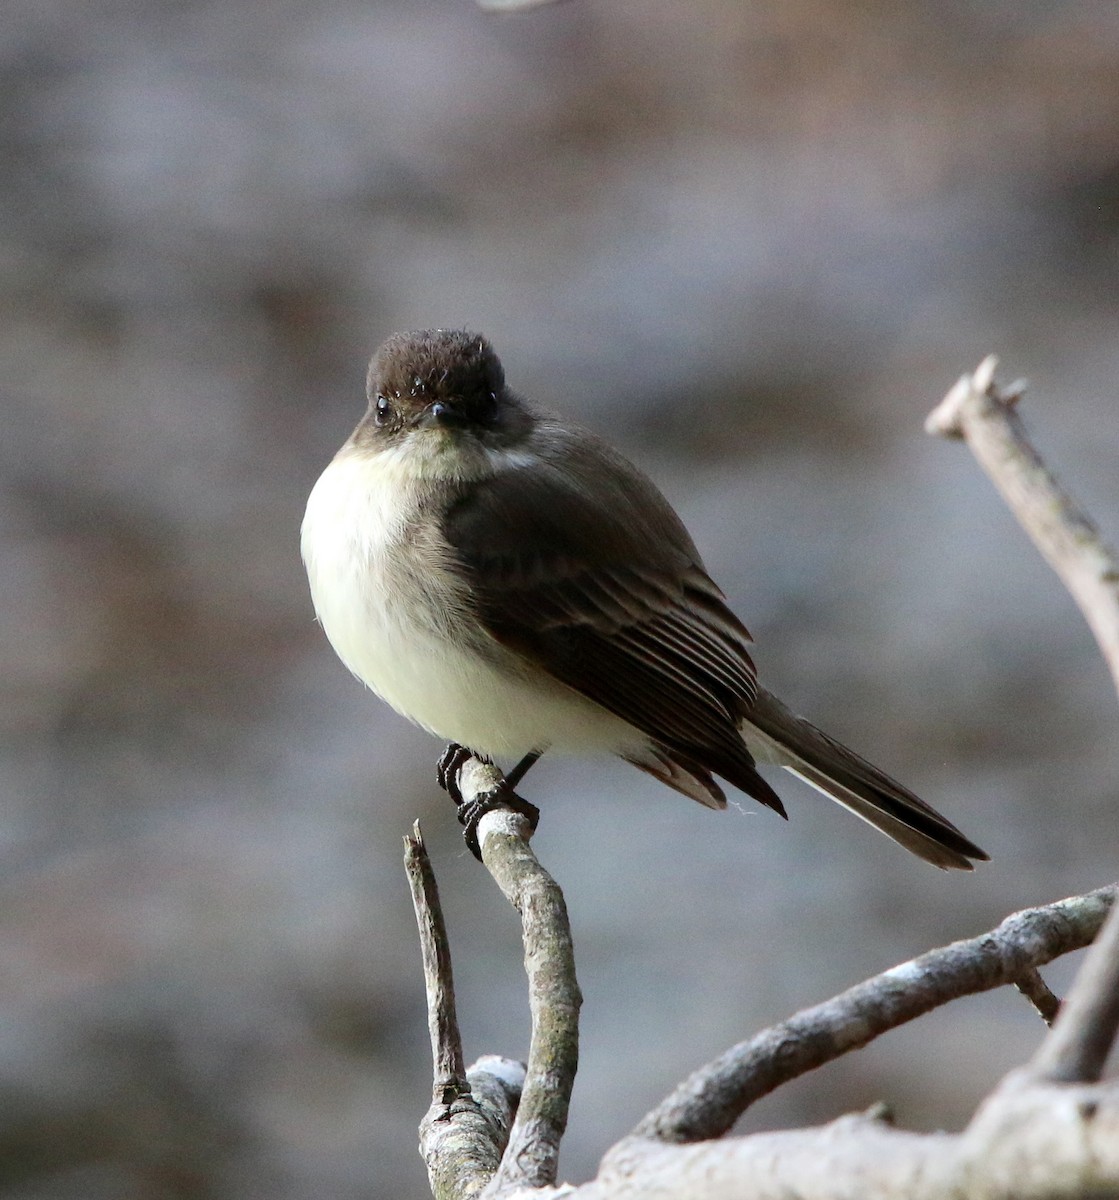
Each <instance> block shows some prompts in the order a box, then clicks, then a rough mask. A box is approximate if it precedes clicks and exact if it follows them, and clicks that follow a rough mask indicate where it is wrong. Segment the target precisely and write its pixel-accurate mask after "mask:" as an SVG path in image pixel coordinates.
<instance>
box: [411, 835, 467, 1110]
mask: <svg viewBox="0 0 1119 1200" xmlns="http://www.w3.org/2000/svg"><path fill="white" fill-rule="evenodd" d="M404 869H405V871H406V872H407V875H408V884H409V886H410V887H411V889H412V907H413V908H414V909H415V910H416V924H417V926H418V927H419V931H420V953H421V955H422V956H423V968H424V987H425V989H426V991H427V1028H428V1033H429V1034H430V1036H431V1061H432V1068H433V1075H434V1078H433V1081H432V1096H433V1101H434V1103H436V1104H451V1103H453V1102H454V1101H455V1100H457V1099H458V1098H459V1097H460V1096H465V1095H469V1094H470V1087H469V1085H468V1084H467V1082H466V1068H465V1065H464V1063H463V1058H462V1035H461V1034H460V1033H459V1027H458V1018H457V1017H456V1015H455V982H454V977H453V975H452V973H451V947H450V943H449V942H448V941H447V926H446V924H445V922H444V920H443V908H442V905H441V904H440V903H439V888H438V887H437V886H436V883H435V873H434V871H433V870H432V869H431V859H430V858H429V857H428V853H427V847H426V846H425V845H424V839H423V833H422V832H421V831H420V823H419V821H417V822H416V823H415V824H414V825H413V826H412V833H411V835H410V836H409V837H406V838H405V839H404Z"/></svg>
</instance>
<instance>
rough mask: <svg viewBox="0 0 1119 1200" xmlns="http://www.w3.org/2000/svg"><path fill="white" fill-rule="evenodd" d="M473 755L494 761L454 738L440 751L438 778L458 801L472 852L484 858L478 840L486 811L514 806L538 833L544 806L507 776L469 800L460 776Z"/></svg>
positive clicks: (483, 759)
mask: <svg viewBox="0 0 1119 1200" xmlns="http://www.w3.org/2000/svg"><path fill="white" fill-rule="evenodd" d="M472 758H477V759H480V760H481V761H482V762H485V763H488V762H489V761H490V760H489V759H488V758H485V757H484V756H483V755H481V754H475V753H474V752H473V751H472V750H469V749H467V748H466V747H465V746H460V745H459V744H458V743H457V742H451V744H450V745H449V746H448V747H447V748H446V750H444V751H443V753H442V755H440V758H439V765H438V766H437V767H436V778H437V779H438V780H439V786H440V787H441V788H442V789H443V790H444V791H445V792H446V793H447V795H448V796H450V798H451V799H452V800H453V801H454V802H455V807H456V808H457V809H458V819H459V824H460V825H462V826H463V834H462V836H463V840H464V841H465V842H466V845H467V847H468V848H469V850H470V853H471V854H473V855H474V857H475V858H476V859H477V860H478V861H479V862H481V861H482V847H481V844H480V843H479V841H478V822H479V821H480V820H481V819H482V818H483V817H484V816H485V815H486V813H488V812H493V811H494V810H495V809H498V808H508V809H512V811H513V812H516V813H520V814H521V816H522V817H524V818H525V819H526V820H527V821H528V823H529V824H530V825H531V826H532V830H533V832H534V833H535V832H536V826H537V825H538V824H539V822H540V809H538V808H537V807H536V805H535V804H530V803H529V802H528V801H527V800H525V799H523V798H522V797H521V796H518V795H517V793H516V792H515V791H513V789H512V787H510V785H509V784H508V783H507V782H506V780H504V779H502V780H501V782H500V783H499V784H498V785H497V787H495V788H492V789H491V790H490V791H488V792H481V793H479V794H478V795H477V796H475V797H474V799H473V800H470V801H467V800H466V798H465V797H464V796H463V794H462V789H461V788H460V787H459V782H458V777H459V772H460V771H461V770H462V768H463V767H465V766H466V764H467V762H468V761H469V760H470V759H472ZM522 773H523V772H522Z"/></svg>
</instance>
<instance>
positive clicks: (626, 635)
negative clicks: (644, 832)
mask: <svg viewBox="0 0 1119 1200" xmlns="http://www.w3.org/2000/svg"><path fill="white" fill-rule="evenodd" d="M604 459H606V461H603V460H604ZM588 484H592V485H593V487H594V495H595V500H594V501H593V502H592V501H590V500H588V498H587V496H588V491H587V485H588ZM443 531H444V536H445V537H446V540H447V542H448V544H449V546H450V548H451V551H452V553H453V555H454V558H455V561H456V565H457V567H458V569H460V570H462V571H463V572H464V573H466V574H467V576H468V578H469V581H470V584H471V592H472V594H473V595H474V597H475V598H476V603H477V615H478V617H479V619H480V620H481V622H482V623H483V625H484V626H485V628H486V629H487V630H488V631H489V633H490V634H491V635H492V636H493V637H494V638H495V639H496V640H497V641H499V642H501V643H502V644H503V645H505V646H507V647H509V648H511V649H514V650H516V651H517V652H518V653H520V654H522V655H524V656H525V657H527V658H528V659H530V660H531V661H532V662H534V663H536V664H537V665H538V666H540V667H541V668H543V670H545V671H546V672H547V673H548V674H550V675H551V676H553V677H554V678H556V679H558V680H560V681H561V682H563V683H565V684H567V686H569V687H571V688H573V689H574V690H575V691H577V692H580V693H582V694H583V695H584V696H587V697H588V698H589V699H591V700H593V701H595V702H596V703H597V704H600V705H601V706H602V707H603V708H605V709H607V710H609V711H610V712H612V713H614V714H615V715H616V716H619V717H621V718H622V719H623V720H624V721H627V722H628V723H629V724H630V725H633V726H634V727H636V728H637V729H638V730H640V731H642V732H643V733H644V734H646V735H647V737H648V738H649V739H650V743H651V745H652V748H653V755H654V757H655V759H656V761H655V762H651V761H637V760H636V759H635V760H634V761H635V762H637V765H639V766H642V767H643V768H644V769H646V770H650V771H651V772H652V773H653V774H656V775H658V777H660V778H662V779H664V781H665V782H667V783H670V784H671V785H672V786H676V787H680V790H683V791H685V792H686V793H687V794H688V795H693V796H695V798H697V799H702V800H703V801H704V802H705V803H713V804H717V805H721V804H722V803H723V802H724V800H723V796H722V793H721V791H720V790H719V788H718V785H716V784H714V783H713V781H711V779H710V773H711V772H714V773H715V774H718V775H721V776H722V777H723V778H725V779H727V780H729V781H730V782H731V783H733V784H734V785H735V786H736V787H739V788H741V789H742V790H743V791H745V792H747V793H749V794H750V795H753V796H755V797H757V798H758V799H759V800H761V801H762V802H763V803H766V804H768V805H770V806H771V807H773V808H776V809H777V810H778V811H779V812H783V809H782V808H781V802H780V800H778V798H777V796H776V794H775V793H774V792H773V790H772V788H770V787H769V785H768V784H767V783H765V781H764V780H762V778H761V777H760V776H759V775H758V774H757V772H756V771H755V768H754V760H753V758H752V757H751V756H750V753H749V751H748V750H747V749H746V746H745V744H744V743H743V740H742V737H741V735H740V733H739V725H740V724H741V721H742V718H743V716H744V715H745V713H746V712H747V711H748V710H749V708H750V706H751V705H752V703H753V702H754V699H755V697H756V695H757V683H756V680H755V673H754V665H753V663H752V662H751V660H750V655H749V652H748V650H747V645H748V643H749V641H750V635H749V633H748V632H747V631H746V628H745V627H744V626H743V625H742V623H741V622H740V621H739V620H738V619H737V618H736V617H735V616H734V614H733V613H732V612H731V611H730V610H729V608H727V606H726V603H725V602H724V599H723V595H722V593H721V592H720V591H719V589H718V588H717V587H716V586H715V584H714V583H713V582H712V581H711V579H710V578H709V577H708V575H707V573H706V571H705V570H704V569H703V565H702V562H701V561H700V558H699V555H698V553H697V551H696V549H695V546H694V545H693V543H692V541H691V539H690V537H689V536H688V534H687V532H686V531H685V530H684V527H683V525H682V524H681V523H680V521H679V518H678V517H677V516H676V514H675V513H674V512H673V511H672V509H671V508H670V506H669V505H668V502H667V501H666V500H665V499H664V498H663V497H662V496H661V495H660V493H659V492H658V491H657V490H656V488H655V487H654V486H653V485H652V484H651V483H650V482H649V481H648V480H647V479H645V478H644V476H642V475H640V474H639V473H638V472H637V471H636V470H635V469H634V468H633V467H631V466H630V465H629V464H628V463H626V462H625V460H623V459H621V458H620V457H619V456H616V455H614V454H613V452H612V451H609V450H608V448H606V447H605V446H604V445H603V444H602V443H598V442H597V441H594V440H593V439H590V437H589V435H583V436H582V439H580V440H579V441H578V442H577V443H576V444H575V445H574V446H569V447H568V448H567V453H565V454H564V455H562V456H556V457H548V456H545V457H543V458H542V459H541V460H539V461H536V462H535V463H534V464H533V465H532V466H531V467H520V468H516V469H513V470H507V471H504V472H502V473H500V474H498V475H497V476H495V477H494V478H492V479H489V480H486V481H483V482H481V483H478V484H474V485H472V486H471V487H470V488H469V489H467V490H466V491H465V492H464V494H463V495H461V496H460V498H459V499H458V500H457V501H456V502H455V503H454V504H452V505H451V506H450V507H449V509H448V511H447V513H446V515H445V518H444V523H443ZM678 770H682V771H683V772H684V773H685V774H686V775H688V776H689V777H690V778H689V779H688V780H685V783H687V784H688V786H683V787H681V785H680V780H679V779H678V778H674V776H675V775H677V774H678ZM693 781H698V782H699V783H700V784H701V787H702V791H701V792H699V791H697V790H696V789H695V787H694V786H692V783H693Z"/></svg>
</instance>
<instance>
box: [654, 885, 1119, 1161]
mask: <svg viewBox="0 0 1119 1200" xmlns="http://www.w3.org/2000/svg"><path fill="white" fill-rule="evenodd" d="M1117 890H1119V888H1117V887H1116V886H1112V887H1107V888H1100V889H1098V890H1097V891H1094V892H1089V893H1088V894H1087V895H1085V896H1074V897H1070V898H1069V899H1067V900H1060V901H1057V902H1056V903H1055V904H1049V905H1045V906H1044V907H1041V908H1028V909H1024V910H1023V911H1022V912H1018V913H1015V914H1014V915H1013V916H1010V917H1007V919H1006V920H1005V921H1003V922H1002V924H1001V925H999V926H998V927H997V928H996V929H994V930H992V931H991V932H990V933H985V934H983V935H981V936H980V937H977V938H971V939H969V940H967V941H960V942H954V943H953V944H952V945H950V946H944V947H942V948H941V949H939V950H932V951H930V952H929V953H928V954H923V955H922V956H921V957H920V958H915V959H913V960H911V961H910V962H907V963H902V964H901V965H900V966H897V967H893V968H892V969H891V970H889V971H886V972H884V973H883V974H881V975H877V976H875V977H874V978H873V979H868V980H866V981H865V982H863V983H860V984H857V985H856V986H855V987H853V988H849V989H848V990H847V991H846V992H842V993H841V994H840V995H838V996H836V997H834V998H833V999H831V1000H827V1001H825V1002H824V1003H823V1004H818V1005H816V1006H815V1007H813V1008H808V1009H805V1010H804V1011H803V1012H800V1013H797V1014H796V1016H794V1017H791V1018H790V1019H789V1020H788V1021H783V1022H782V1023H781V1024H779V1025H774V1026H773V1027H772V1028H770V1029H767V1030H765V1031H764V1032H762V1033H760V1034H758V1035H757V1036H755V1037H753V1038H751V1039H749V1040H748V1041H745V1042H740V1043H739V1044H738V1045H737V1046H733V1047H731V1049H730V1050H728V1051H726V1052H725V1053H724V1054H722V1055H720V1057H719V1058H717V1059H715V1060H714V1061H713V1062H711V1063H709V1064H707V1065H706V1066H704V1067H701V1068H700V1069H699V1070H698V1071H696V1072H695V1073H694V1074H693V1075H691V1076H690V1077H689V1078H688V1079H686V1080H685V1081H684V1082H683V1083H682V1084H681V1085H680V1086H679V1087H678V1088H677V1089H676V1091H674V1092H673V1093H672V1094H671V1095H670V1096H668V1097H667V1098H666V1099H665V1100H664V1101H662V1102H661V1103H660V1104H659V1105H658V1106H657V1107H656V1108H655V1109H653V1111H652V1112H650V1113H649V1114H648V1115H647V1116H645V1117H644V1118H643V1119H642V1121H641V1122H640V1124H639V1125H638V1126H637V1128H636V1129H635V1130H634V1134H635V1135H636V1136H639V1137H645V1138H655V1139H658V1140H660V1141H668V1142H694V1141H700V1140H702V1139H706V1138H713V1137H718V1136H719V1135H721V1134H723V1133H725V1132H726V1131H727V1130H728V1129H730V1127H731V1126H732V1125H733V1124H734V1122H735V1121H736V1120H737V1119H738V1117H739V1116H741V1114H742V1113H743V1112H745V1110H746V1109H747V1108H748V1107H749V1106H750V1105H751V1104H753V1103H754V1102H755V1101H756V1100H759V1099H761V1097H762V1096H765V1095H768V1094H769V1093H770V1092H772V1091H773V1090H774V1089H775V1088H777V1087H779V1086H780V1085H781V1084H782V1083H787V1082H788V1081H789V1080H790V1079H795V1078H797V1077H798V1076H799V1075H803V1074H804V1073H805V1072H807V1071H810V1070H813V1069H814V1068H815V1067H818V1066H822V1065H823V1064H824V1063H826V1062H830V1061H831V1060H832V1059H835V1058H839V1057H840V1056H841V1055H843V1054H846V1053H847V1052H848V1051H850V1050H857V1049H859V1048H860V1047H862V1046H865V1045H866V1044H867V1043H868V1042H870V1041H872V1040H873V1039H874V1038H876V1037H878V1036H879V1035H880V1034H883V1033H885V1032H886V1031H887V1030H890V1029H895V1028H896V1027H897V1026H899V1025H903V1024H905V1023H906V1022H907V1021H912V1020H913V1019H914V1018H915V1017H919V1016H921V1015H922V1014H923V1013H926V1012H930V1011H931V1010H932V1009H934V1008H937V1007H939V1006H940V1005H942V1004H946V1003H947V1002H948V1001H949V1000H954V999H956V998H958V997H960V996H967V995H971V994H972V993H975V992H983V991H988V990H990V989H991V988H996V987H1002V986H1004V985H1006V984H1009V983H1014V982H1015V981H1016V980H1018V979H1020V978H1021V977H1022V975H1023V973H1024V972H1025V971H1026V970H1028V969H1029V968H1031V967H1036V966H1039V965H1041V964H1044V963H1047V962H1049V961H1051V960H1052V959H1054V958H1056V957H1058V956H1059V955H1061V954H1067V953H1068V952H1069V951H1070V950H1078V949H1081V948H1082V947H1084V946H1086V945H1088V943H1089V942H1091V940H1092V939H1093V938H1094V937H1095V936H1096V933H1097V932H1098V931H1099V928H1100V926H1101V925H1102V924H1103V920H1104V917H1105V916H1106V914H1107V911H1108V909H1109V908H1110V907H1111V905H1112V904H1113V903H1114V901H1115V896H1116V892H1117Z"/></svg>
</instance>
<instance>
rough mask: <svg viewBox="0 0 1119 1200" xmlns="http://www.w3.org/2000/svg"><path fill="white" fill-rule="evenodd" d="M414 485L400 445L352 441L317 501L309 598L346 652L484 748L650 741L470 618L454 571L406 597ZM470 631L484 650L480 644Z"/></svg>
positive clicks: (415, 707)
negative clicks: (403, 468)
mask: <svg viewBox="0 0 1119 1200" xmlns="http://www.w3.org/2000/svg"><path fill="white" fill-rule="evenodd" d="M411 486H412V485H411V482H410V481H407V480H405V479H403V478H402V477H401V474H400V467H399V464H397V463H396V462H394V460H393V459H392V457H391V456H389V455H383V456H377V457H369V456H365V455H359V454H357V453H355V452H353V451H349V450H346V449H344V450H343V451H342V452H341V453H340V454H339V456H338V457H337V458H336V459H335V460H334V462H332V463H331V465H330V466H329V467H327V469H326V470H325V471H324V472H323V474H322V476H321V477H320V479H319V481H318V483H316V484H315V487H314V489H313V490H312V492H311V496H310V499H309V500H308V502H307V513H306V516H305V517H304V520H303V531H302V549H303V561H304V563H305V564H306V566H307V577H308V580H309V582H310V585H311V598H312V600H313V602H314V605H315V612H316V613H317V615H318V618H319V621H320V622H321V624H322V627H323V629H324V631H325V632H326V635H327V637H328V638H329V639H330V643H331V645H332V646H333V647H334V649H335V652H336V653H337V654H338V657H339V658H340V659H341V660H342V662H343V663H344V664H345V665H346V666H347V667H348V668H349V669H350V671H352V672H353V674H354V675H356V676H357V678H358V679H360V680H361V681H362V682H363V683H364V684H366V685H367V686H368V687H370V688H372V689H373V691H375V692H376V693H377V694H378V695H379V696H380V697H381V698H382V699H384V700H385V701H387V702H388V703H389V704H391V705H392V707H393V708H395V709H396V710H397V712H399V713H403V715H404V716H406V717H408V718H410V719H411V720H413V721H415V722H416V723H417V724H419V725H422V726H423V727H424V728H425V729H428V730H430V731H431V732H432V733H435V734H438V735H439V736H440V737H442V738H446V739H447V740H449V741H454V742H458V743H460V744H461V745H463V746H468V747H469V748H470V749H472V750H476V751H479V752H480V753H483V754H489V755H492V756H494V757H504V756H509V757H515V756H516V757H519V756H520V755H523V754H527V753H528V752H529V751H530V750H544V749H546V748H549V747H552V748H554V749H557V750H566V751H571V752H576V753H594V752H601V751H613V752H617V751H619V750H624V749H636V748H637V747H638V746H640V745H641V744H642V743H643V742H644V740H645V739H644V738H643V736H642V735H641V734H640V733H639V732H638V731H637V730H635V729H634V728H633V727H632V726H630V725H628V724H627V723H626V722H624V721H621V720H620V719H618V718H617V717H614V716H613V715H611V714H609V713H607V712H606V711H605V710H604V709H602V708H600V707H599V706H598V705H597V704H594V703H593V702H591V701H589V700H586V699H584V698H583V697H582V696H580V695H579V694H578V693H576V692H574V691H572V690H571V689H570V688H568V687H566V686H564V685H563V684H561V683H558V682H556V681H555V680H553V679H552V678H551V677H550V676H548V675H546V674H544V673H543V672H542V671H539V670H537V669H536V668H533V667H530V666H528V665H527V664H525V663H523V662H522V661H521V660H519V659H517V658H515V657H514V656H513V655H512V654H511V653H510V652H508V651H506V650H504V649H503V648H502V647H501V646H499V645H498V644H497V643H496V642H494V641H493V640H492V639H490V638H488V637H487V636H486V635H485V633H484V631H482V630H480V629H479V628H478V627H477V626H476V625H473V628H471V626H472V624H473V623H472V620H471V618H470V617H469V616H468V615H464V605H463V602H462V599H461V593H460V592H459V585H457V581H456V580H455V578H454V576H452V575H449V574H446V575H444V574H443V573H442V572H433V571H431V570H428V571H427V573H426V575H425V577H424V579H423V580H422V581H421V582H420V585H419V586H415V587H411V588H409V589H408V591H409V594H410V595H411V596H413V597H418V598H419V599H418V600H416V601H415V602H410V603H409V604H408V605H403V604H402V603H401V602H400V598H399V597H400V593H401V582H402V581H401V570H400V556H399V555H398V554H394V553H393V547H395V546H396V545H397V544H398V542H399V539H400V537H401V535H402V533H403V531H404V520H403V510H404V509H405V507H407V508H410V507H411V506H410V504H409V499H410V489H411ZM413 582H416V581H415V580H413ZM471 636H473V637H474V638H475V639H476V640H477V643H478V644H480V645H481V646H483V647H484V650H485V652H484V653H483V652H482V651H481V650H480V649H471V648H470V638H471ZM460 647H464V648H460Z"/></svg>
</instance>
